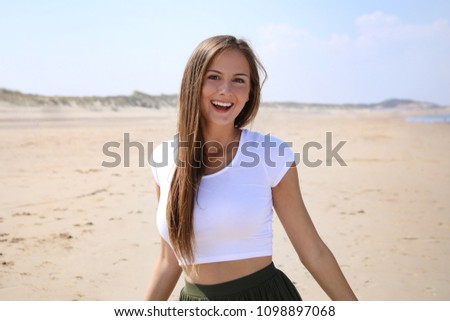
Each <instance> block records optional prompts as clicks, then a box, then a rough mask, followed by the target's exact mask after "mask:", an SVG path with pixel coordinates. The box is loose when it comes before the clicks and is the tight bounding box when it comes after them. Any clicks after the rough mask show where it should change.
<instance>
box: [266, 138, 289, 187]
mask: <svg viewBox="0 0 450 321" xmlns="http://www.w3.org/2000/svg"><path fill="white" fill-rule="evenodd" d="M291 145H292V144H290V143H287V142H284V141H282V140H281V139H279V138H277V137H275V136H272V135H270V134H267V135H265V136H264V142H263V150H264V168H265V169H266V173H267V176H268V179H269V182H270V186H271V187H275V186H277V185H278V183H279V182H280V181H281V179H282V178H283V177H284V175H285V174H286V173H287V171H288V170H289V168H291V166H292V164H293V163H294V162H295V155H294V153H293V152H292V149H291V147H290V146H291Z"/></svg>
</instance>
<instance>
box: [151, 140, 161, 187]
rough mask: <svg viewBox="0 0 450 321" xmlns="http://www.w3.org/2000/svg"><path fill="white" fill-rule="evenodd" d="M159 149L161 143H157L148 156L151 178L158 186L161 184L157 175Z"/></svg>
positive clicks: (159, 156) (159, 160)
mask: <svg viewBox="0 0 450 321" xmlns="http://www.w3.org/2000/svg"><path fill="white" fill-rule="evenodd" d="M161 150H162V147H161V145H158V146H157V147H156V148H155V149H153V152H152V155H151V157H150V168H151V170H152V174H153V178H154V179H155V181H156V184H158V186H161V184H160V181H159V175H158V164H159V163H160V162H161Z"/></svg>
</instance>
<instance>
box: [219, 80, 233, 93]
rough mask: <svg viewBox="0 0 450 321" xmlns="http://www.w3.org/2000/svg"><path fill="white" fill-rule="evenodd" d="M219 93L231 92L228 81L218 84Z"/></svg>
mask: <svg viewBox="0 0 450 321" xmlns="http://www.w3.org/2000/svg"><path fill="white" fill-rule="evenodd" d="M219 92H220V93H224V94H228V93H230V92H231V83H230V82H229V81H223V82H222V83H221V84H220V87H219Z"/></svg>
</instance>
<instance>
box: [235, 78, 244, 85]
mask: <svg viewBox="0 0 450 321" xmlns="http://www.w3.org/2000/svg"><path fill="white" fill-rule="evenodd" d="M234 81H235V82H237V83H239V84H244V83H245V80H244V79H242V78H236V79H235V80H234Z"/></svg>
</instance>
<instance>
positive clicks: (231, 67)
mask: <svg viewBox="0 0 450 321" xmlns="http://www.w3.org/2000/svg"><path fill="white" fill-rule="evenodd" d="M249 93H250V66H249V64H248V61H247V59H246V58H245V56H244V55H243V54H242V53H241V52H240V51H239V50H237V49H228V50H225V51H224V52H223V53H221V54H219V55H218V56H216V57H215V58H214V59H213V61H212V62H211V65H210V66H209V67H208V69H207V70H206V74H205V78H204V80H203V87H202V98H201V109H200V111H201V116H202V120H203V121H205V122H206V125H207V126H209V125H212V124H214V125H220V126H231V127H232V126H234V120H235V118H236V117H237V116H238V115H239V113H240V112H241V111H242V109H243V108H244V105H245V103H246V102H247V101H248V99H249Z"/></svg>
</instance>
